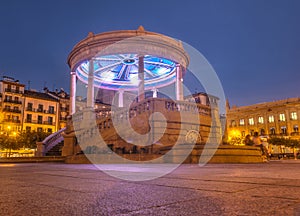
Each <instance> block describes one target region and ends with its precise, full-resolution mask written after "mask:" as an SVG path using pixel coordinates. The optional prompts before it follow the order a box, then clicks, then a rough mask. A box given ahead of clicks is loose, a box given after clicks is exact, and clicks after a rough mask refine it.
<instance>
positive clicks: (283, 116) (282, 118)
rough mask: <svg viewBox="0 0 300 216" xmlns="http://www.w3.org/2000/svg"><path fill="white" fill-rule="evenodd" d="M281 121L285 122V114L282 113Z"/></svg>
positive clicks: (280, 115)
mask: <svg viewBox="0 0 300 216" xmlns="http://www.w3.org/2000/svg"><path fill="white" fill-rule="evenodd" d="M279 120H280V121H285V115H284V113H280V114H279Z"/></svg>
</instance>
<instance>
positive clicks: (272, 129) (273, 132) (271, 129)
mask: <svg viewBox="0 0 300 216" xmlns="http://www.w3.org/2000/svg"><path fill="white" fill-rule="evenodd" d="M270 134H272V135H274V134H276V133H275V128H273V127H272V128H270Z"/></svg>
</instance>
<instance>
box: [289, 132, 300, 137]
mask: <svg viewBox="0 0 300 216" xmlns="http://www.w3.org/2000/svg"><path fill="white" fill-rule="evenodd" d="M299 135H300V132H292V133H291V136H299Z"/></svg>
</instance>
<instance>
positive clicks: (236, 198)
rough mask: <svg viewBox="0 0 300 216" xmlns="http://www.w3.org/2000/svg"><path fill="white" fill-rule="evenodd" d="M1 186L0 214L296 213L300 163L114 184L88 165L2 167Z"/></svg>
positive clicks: (229, 167) (211, 168) (182, 171)
mask: <svg viewBox="0 0 300 216" xmlns="http://www.w3.org/2000/svg"><path fill="white" fill-rule="evenodd" d="M106 169H107V170H113V171H115V172H117V171H120V170H121V172H123V171H124V170H127V171H125V172H124V175H130V173H133V172H135V173H136V172H138V173H139V174H140V175H147V172H149V169H147V166H145V167H144V168H143V167H139V168H138V169H125V167H124V166H121V165H108V166H107V168H106ZM122 170H123V171H122ZM0 181H1V187H0V215H1V216H4V215H5V216H6V215H300V160H298V161H294V160H286V161H271V162H269V163H263V164H207V165H205V166H202V167H199V166H198V165H189V164H186V165H181V166H180V167H179V168H177V169H176V170H175V171H173V172H172V173H170V174H168V175H166V176H163V177H160V178H157V179H153V180H149V181H125V180H121V179H117V178H114V177H111V176H109V175H107V174H106V173H104V172H102V171H99V170H98V169H96V168H95V167H94V166H93V165H86V164H85V165H84V164H79V165H74V164H73V165H71V164H62V163H26V164H9V163H3V164H0Z"/></svg>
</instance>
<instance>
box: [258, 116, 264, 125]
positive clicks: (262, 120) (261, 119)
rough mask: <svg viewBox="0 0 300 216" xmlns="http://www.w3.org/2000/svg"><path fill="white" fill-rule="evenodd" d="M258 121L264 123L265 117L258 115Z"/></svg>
mask: <svg viewBox="0 0 300 216" xmlns="http://www.w3.org/2000/svg"><path fill="white" fill-rule="evenodd" d="M258 123H260V124H263V123H264V117H262V116H259V117H258Z"/></svg>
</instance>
